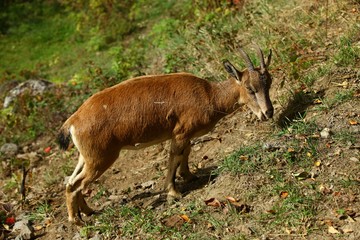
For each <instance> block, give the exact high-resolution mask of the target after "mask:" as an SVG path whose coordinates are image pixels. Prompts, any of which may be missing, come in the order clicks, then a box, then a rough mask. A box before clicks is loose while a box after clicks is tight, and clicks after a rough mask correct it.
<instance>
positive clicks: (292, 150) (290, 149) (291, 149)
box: [287, 148, 295, 153]
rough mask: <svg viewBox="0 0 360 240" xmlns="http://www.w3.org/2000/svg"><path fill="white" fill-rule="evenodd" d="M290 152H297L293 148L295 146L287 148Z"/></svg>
mask: <svg viewBox="0 0 360 240" xmlns="http://www.w3.org/2000/svg"><path fill="white" fill-rule="evenodd" d="M287 151H288V152H289V153H293V152H295V149H293V148H288V150H287Z"/></svg>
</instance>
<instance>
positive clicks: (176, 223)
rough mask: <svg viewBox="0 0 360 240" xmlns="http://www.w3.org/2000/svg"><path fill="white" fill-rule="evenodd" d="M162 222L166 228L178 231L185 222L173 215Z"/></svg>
mask: <svg viewBox="0 0 360 240" xmlns="http://www.w3.org/2000/svg"><path fill="white" fill-rule="evenodd" d="M162 222H163V224H164V225H165V226H167V227H175V228H177V229H179V228H180V227H181V226H182V225H183V224H184V223H185V220H184V219H183V218H182V217H181V216H179V215H173V216H170V217H168V218H165V219H164V220H163V221H162Z"/></svg>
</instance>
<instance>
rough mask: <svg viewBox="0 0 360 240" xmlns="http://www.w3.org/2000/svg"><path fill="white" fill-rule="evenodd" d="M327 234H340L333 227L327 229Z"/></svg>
mask: <svg viewBox="0 0 360 240" xmlns="http://www.w3.org/2000/svg"><path fill="white" fill-rule="evenodd" d="M328 232H329V233H334V234H335V233H340V232H339V231H338V230H336V228H334V227H333V226H329V229H328Z"/></svg>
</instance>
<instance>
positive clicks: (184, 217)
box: [180, 214, 191, 223]
mask: <svg viewBox="0 0 360 240" xmlns="http://www.w3.org/2000/svg"><path fill="white" fill-rule="evenodd" d="M180 217H181V218H182V219H184V221H185V222H187V223H190V222H191V220H190V218H189V217H188V216H187V215H186V214H183V215H181V216H180Z"/></svg>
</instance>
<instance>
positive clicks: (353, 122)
mask: <svg viewBox="0 0 360 240" xmlns="http://www.w3.org/2000/svg"><path fill="white" fill-rule="evenodd" d="M349 123H350V125H358V124H359V123H358V122H357V121H356V120H353V119H351V120H349Z"/></svg>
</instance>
